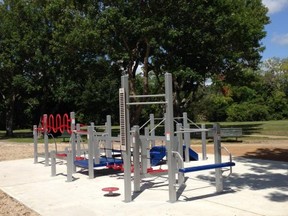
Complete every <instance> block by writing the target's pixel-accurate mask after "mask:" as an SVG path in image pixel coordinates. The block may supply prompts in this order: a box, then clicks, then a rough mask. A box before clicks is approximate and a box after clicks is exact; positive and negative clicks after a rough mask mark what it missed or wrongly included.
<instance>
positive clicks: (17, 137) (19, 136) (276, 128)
mask: <svg viewBox="0 0 288 216" xmlns="http://www.w3.org/2000/svg"><path fill="white" fill-rule="evenodd" d="M206 124H207V126H206V127H207V128H210V127H212V123H206ZM220 125H221V127H225V128H226V127H237V128H242V129H243V135H258V136H259V137H261V135H271V136H287V138H288V120H281V121H255V122H220ZM118 128H119V127H117V126H113V136H116V134H115V132H116V131H117V132H118ZM248 139H250V137H248ZM251 139H255V138H253V137H251ZM0 140H5V141H10V142H25V143H29V142H33V132H32V130H31V129H22V130H15V131H14V137H13V138H7V137H5V131H3V130H2V131H0ZM66 140H68V139H66ZM55 141H56V142H61V141H63V139H62V138H55ZM55 141H54V139H52V138H51V137H49V142H51V143H54V142H55ZM39 142H43V141H42V140H39Z"/></svg>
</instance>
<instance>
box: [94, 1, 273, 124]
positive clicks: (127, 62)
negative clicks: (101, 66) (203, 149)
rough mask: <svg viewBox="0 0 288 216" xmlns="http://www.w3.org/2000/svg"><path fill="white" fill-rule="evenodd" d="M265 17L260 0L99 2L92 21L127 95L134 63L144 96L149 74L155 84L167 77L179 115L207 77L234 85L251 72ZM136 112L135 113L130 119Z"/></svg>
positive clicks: (258, 51)
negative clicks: (123, 78) (122, 78)
mask: <svg viewBox="0 0 288 216" xmlns="http://www.w3.org/2000/svg"><path fill="white" fill-rule="evenodd" d="M266 13H267V9H266V8H265V7H264V6H263V5H262V3H261V1H260V0H253V1H252V0H251V1H242V0H236V1H231V0H225V1H213V2H211V1H202V0H196V1H185V0H182V1H176V2H175V1H172V0H168V1H167V0H166V1H157V2H156V1H155V2H154V1H153V2H151V1H103V7H102V12H101V14H100V17H99V19H98V20H96V21H97V22H98V25H97V26H98V28H99V29H100V30H101V34H102V39H103V40H102V42H103V44H105V46H104V45H103V46H104V47H105V51H104V52H106V53H107V55H108V56H109V58H111V59H112V60H113V61H114V62H116V63H117V64H121V66H122V68H123V69H124V71H125V73H127V74H129V77H130V80H131V82H130V89H131V92H132V94H136V86H135V84H136V82H135V77H136V76H135V74H136V71H137V68H138V66H139V64H142V65H143V67H142V69H143V83H144V84H143V85H144V88H143V93H144V94H146V93H148V92H149V85H148V80H149V79H148V76H149V73H151V72H153V74H155V76H156V78H157V80H158V81H159V85H161V79H160V78H159V77H160V76H162V75H163V73H164V72H166V71H169V72H172V73H173V75H174V91H175V104H176V106H175V111H176V115H180V112H181V111H182V109H181V107H183V108H184V107H189V105H190V104H191V102H192V100H193V96H195V92H196V91H197V89H198V88H199V86H201V85H203V84H204V82H205V80H206V79H207V78H209V77H213V75H214V74H221V75H222V76H223V77H224V79H225V82H228V83H233V82H234V83H235V82H236V81H237V77H239V76H241V71H242V70H241V69H242V68H245V67H251V68H257V65H258V63H259V61H260V57H261V56H260V53H261V51H262V50H263V47H262V45H261V44H260V40H261V39H262V38H263V37H264V36H265V31H264V25H265V24H267V23H268V22H269V19H268V17H267V16H266ZM158 89H159V88H158ZM160 89H161V88H160ZM140 111H141V109H140V108H138V110H136V111H135V113H136V114H135V115H133V116H134V117H135V118H136V119H137V117H139V113H141V112H140Z"/></svg>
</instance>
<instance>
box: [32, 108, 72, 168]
mask: <svg viewBox="0 0 288 216" xmlns="http://www.w3.org/2000/svg"><path fill="white" fill-rule="evenodd" d="M70 119H71V123H70V130H71V131H73V130H75V113H74V112H71V113H70ZM47 121H48V115H47V114H44V115H43V125H42V128H38V127H37V125H33V142H34V163H38V162H39V161H38V158H39V157H44V164H45V166H49V160H50V152H49V142H48V125H47V124H48V123H47ZM38 131H40V132H43V137H44V154H41V153H39V152H38ZM75 141H76V137H75V134H73V133H71V137H70V142H71V145H72V153H73V156H74V157H75V156H76V145H75Z"/></svg>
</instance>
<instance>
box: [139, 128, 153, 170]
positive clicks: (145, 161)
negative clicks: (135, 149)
mask: <svg viewBox="0 0 288 216" xmlns="http://www.w3.org/2000/svg"><path fill="white" fill-rule="evenodd" d="M144 131H145V141H144V142H143V141H142V145H141V164H142V173H147V168H148V167H151V163H150V148H149V146H148V144H149V128H148V127H145V129H144Z"/></svg>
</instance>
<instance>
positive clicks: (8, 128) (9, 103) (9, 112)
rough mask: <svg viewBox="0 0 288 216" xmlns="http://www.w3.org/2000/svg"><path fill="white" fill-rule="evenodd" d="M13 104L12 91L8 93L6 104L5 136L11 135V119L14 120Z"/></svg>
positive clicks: (13, 96)
mask: <svg viewBox="0 0 288 216" xmlns="http://www.w3.org/2000/svg"><path fill="white" fill-rule="evenodd" d="M14 105H15V95H14V94H13V93H12V94H11V95H9V99H8V100H7V106H6V136H7V137H12V136H13V120H14Z"/></svg>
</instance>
